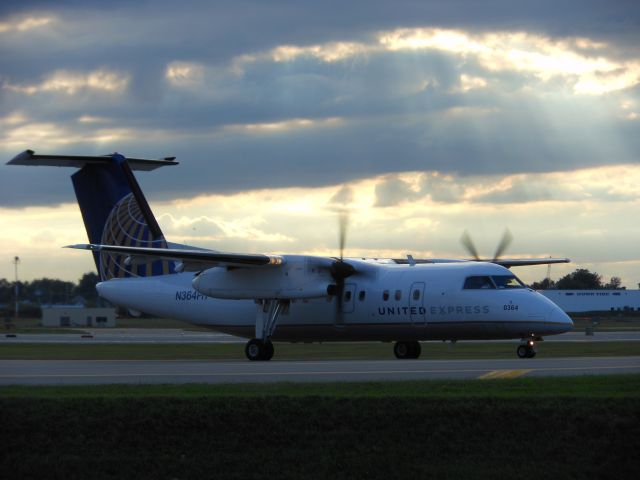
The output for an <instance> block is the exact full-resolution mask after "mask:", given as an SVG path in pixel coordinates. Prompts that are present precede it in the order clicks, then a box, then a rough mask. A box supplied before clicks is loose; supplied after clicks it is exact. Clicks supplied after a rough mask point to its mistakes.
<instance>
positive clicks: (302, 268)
mask: <svg viewBox="0 0 640 480" xmlns="http://www.w3.org/2000/svg"><path fill="white" fill-rule="evenodd" d="M332 283H334V281H333V280H332V278H331V276H330V274H329V272H328V271H327V269H326V268H321V267H320V266H318V265H317V264H312V263H311V262H308V257H304V256H295V255H287V256H286V259H285V261H284V262H283V264H282V265H278V266H265V267H253V268H251V267H247V268H244V267H241V268H226V267H215V268H210V269H208V270H205V271H203V272H202V273H200V274H199V275H197V276H196V277H195V278H194V279H193V283H192V285H193V288H194V289H195V290H197V291H198V292H200V293H201V294H203V295H206V296H208V297H214V298H225V299H232V300H253V299H302V298H320V297H326V296H327V287H328V286H329V285H330V284H332Z"/></svg>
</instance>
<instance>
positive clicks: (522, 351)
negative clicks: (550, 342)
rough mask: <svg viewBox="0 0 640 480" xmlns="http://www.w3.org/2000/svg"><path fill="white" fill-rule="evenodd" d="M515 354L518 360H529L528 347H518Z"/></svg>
mask: <svg viewBox="0 0 640 480" xmlns="http://www.w3.org/2000/svg"><path fill="white" fill-rule="evenodd" d="M516 353H517V354H518V357H520V358H531V357H530V356H529V347H527V346H526V345H518V349H517V350H516ZM534 355H535V354H534Z"/></svg>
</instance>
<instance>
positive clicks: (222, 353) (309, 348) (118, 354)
mask: <svg viewBox="0 0 640 480" xmlns="http://www.w3.org/2000/svg"><path fill="white" fill-rule="evenodd" d="M87 342H88V343H87V344H49V343H47V344H45V343H2V344H0V359H2V360H29V359H32V360H143V359H149V360H177V359H186V360H245V356H244V345H242V344H237V343H235V344H224V343H207V344H202V343H200V344H166V343H164V344H147V343H145V344H130V343H127V344H99V343H91V340H87ZM516 346H517V344H516V343H490V342H488V343H464V342H460V343H458V344H456V345H455V346H454V347H452V346H451V345H450V344H445V343H443V342H427V343H423V348H422V355H421V358H425V359H443V360H454V359H484V358H513V357H514V356H515V350H516ZM275 349H276V354H275V358H276V359H278V360H326V359H332V360H375V359H378V360H380V359H391V358H394V357H393V351H392V350H393V349H392V344H390V343H379V342H378V343H367V342H361V343H323V344H317V343H314V344H292V343H276V344H275ZM538 355H540V356H544V357H581V356H593V357H595V356H634V355H640V342H589V341H585V342H548V343H541V344H539V345H538Z"/></svg>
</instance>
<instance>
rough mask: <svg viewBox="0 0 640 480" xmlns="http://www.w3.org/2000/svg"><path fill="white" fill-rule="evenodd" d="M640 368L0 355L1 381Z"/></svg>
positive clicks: (293, 378)
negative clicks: (7, 357)
mask: <svg viewBox="0 0 640 480" xmlns="http://www.w3.org/2000/svg"><path fill="white" fill-rule="evenodd" d="M613 373H640V356H633V357H578V358H575V357H572V358H533V359H519V358H514V359H500V360H375V361H371V360H359V361H275V360H273V361H270V362H250V361H248V360H247V361H233V362H229V361H196V360H182V361H180V360H170V361H166V360H82V361H80V360H0V385H94V384H184V383H211V384H216V383H271V382H334V381H388V380H427V379H476V378H484V379H494V378H515V377H523V376H527V377H536V376H572V375H603V374H613Z"/></svg>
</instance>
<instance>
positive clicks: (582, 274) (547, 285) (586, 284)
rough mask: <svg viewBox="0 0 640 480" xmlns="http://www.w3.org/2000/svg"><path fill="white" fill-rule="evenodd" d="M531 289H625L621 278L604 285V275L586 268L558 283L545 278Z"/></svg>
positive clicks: (613, 278)
mask: <svg viewBox="0 0 640 480" xmlns="http://www.w3.org/2000/svg"><path fill="white" fill-rule="evenodd" d="M531 288H533V289H534V290H551V289H556V290H602V289H608V290H622V289H624V288H625V287H623V286H622V279H621V278H620V277H611V280H609V282H608V283H604V280H603V279H602V275H599V274H597V273H595V272H591V271H589V270H587V269H586V268H578V269H576V270H575V271H574V272H571V273H568V274H567V275H565V276H564V277H562V278H560V279H559V280H557V281H553V280H550V279H548V278H545V279H543V280H540V281H539V282H533V283H532V284H531Z"/></svg>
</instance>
